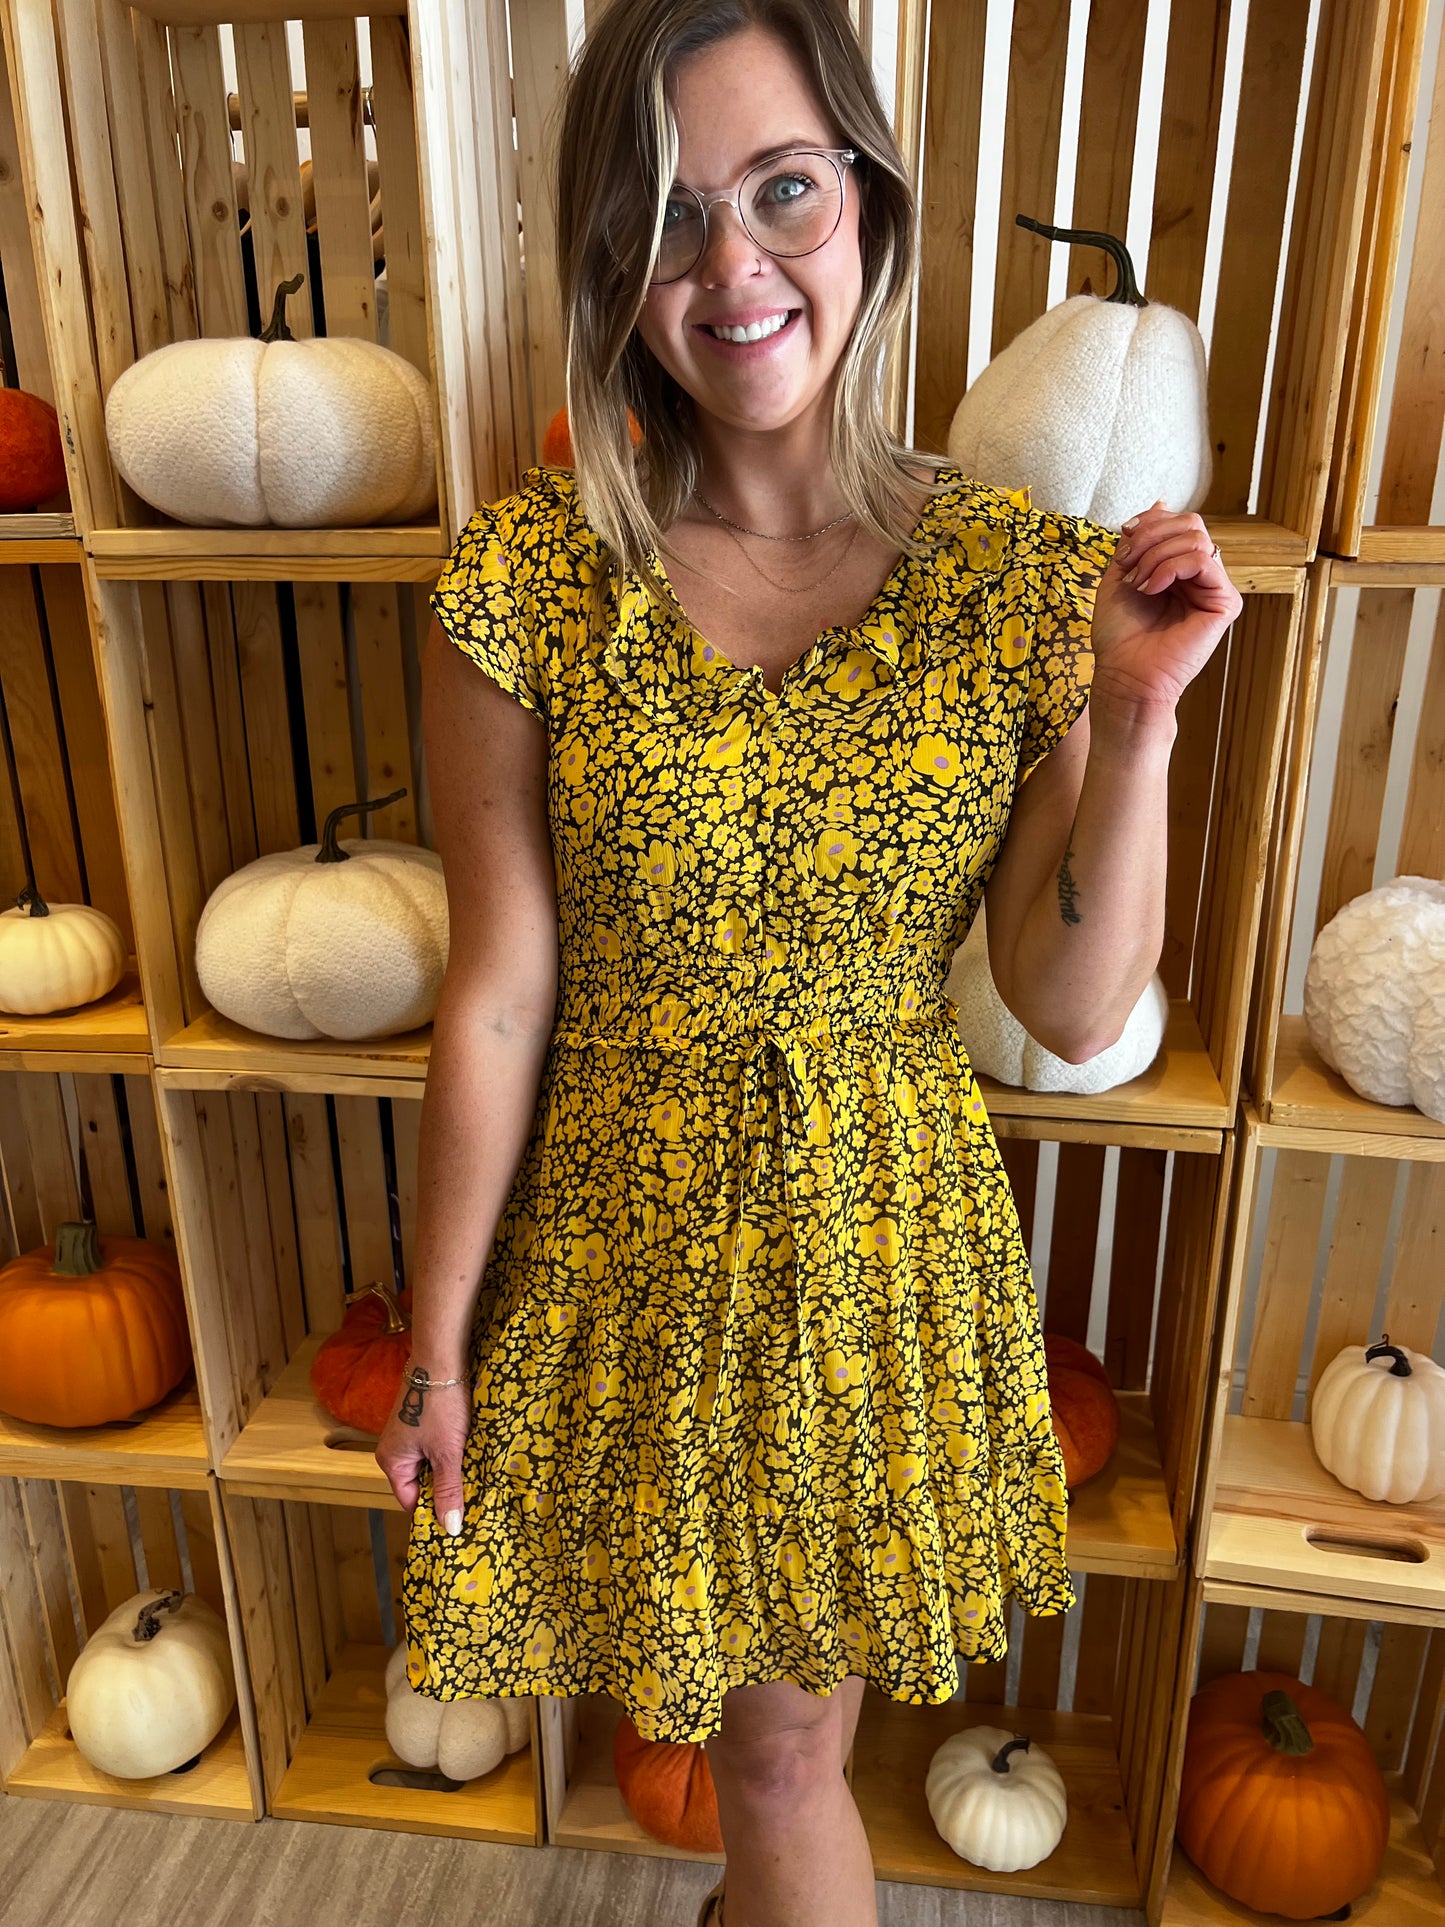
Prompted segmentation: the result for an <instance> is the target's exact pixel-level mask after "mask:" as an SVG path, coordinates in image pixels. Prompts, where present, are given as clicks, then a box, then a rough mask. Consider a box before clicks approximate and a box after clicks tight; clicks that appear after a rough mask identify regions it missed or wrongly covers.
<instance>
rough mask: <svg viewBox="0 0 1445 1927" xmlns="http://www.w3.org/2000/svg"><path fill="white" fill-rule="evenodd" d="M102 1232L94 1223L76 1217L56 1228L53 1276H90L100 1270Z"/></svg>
mask: <svg viewBox="0 0 1445 1927" xmlns="http://www.w3.org/2000/svg"><path fill="white" fill-rule="evenodd" d="M101 1262H102V1260H101V1255H100V1232H99V1231H98V1230H97V1228H96V1227H95V1225H94V1224H91V1223H85V1224H81V1223H79V1222H78V1221H76V1220H75V1219H71V1220H70V1221H69V1222H68V1223H66V1224H62V1225H57V1226H56V1228H55V1260H54V1263H53V1264H52V1265H51V1267H50V1275H51V1277H52V1278H89V1277H90V1275H91V1274H92V1272H96V1271H99V1270H100V1267H101Z"/></svg>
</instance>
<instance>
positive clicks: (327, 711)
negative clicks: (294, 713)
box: [294, 582, 385, 839]
mask: <svg viewBox="0 0 1445 1927" xmlns="http://www.w3.org/2000/svg"><path fill="white" fill-rule="evenodd" d="M294 606H295V611H296V645H297V656H298V659H299V667H300V672H301V698H302V707H303V709H304V712H305V719H306V748H307V762H308V765H309V768H310V775H311V808H312V813H313V815H314V817H315V824H316V836H317V838H318V839H319V838H320V835H321V831H322V827H323V825H324V824H325V822H326V818H327V817H328V816H329V815H330V813H331V811H332V810H334V809H336V808H337V807H338V806H339V805H341V804H343V803H354V802H355V801H356V799H357V798H358V797H359V796H361V795H363V794H364V793H365V792H364V787H363V784H362V782H361V780H360V777H359V775H358V772H357V769H356V764H355V758H354V755H353V751H352V742H351V711H350V705H349V700H348V696H347V683H348V676H347V650H346V636H345V634H344V632H343V628H342V616H341V596H340V591H339V590H338V588H337V586H336V584H335V583H334V582H298V583H297V584H296V585H295V589H294ZM381 793H382V794H384V793H385V792H384V791H383V792H381ZM344 833H345V834H346V835H348V836H356V835H360V834H364V832H362V831H360V830H358V828H357V819H356V818H354V817H351V818H348V819H347V820H346V824H345V826H344Z"/></svg>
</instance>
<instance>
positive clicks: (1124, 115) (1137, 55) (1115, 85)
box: [1067, 0, 1149, 294]
mask: <svg viewBox="0 0 1445 1927" xmlns="http://www.w3.org/2000/svg"><path fill="white" fill-rule="evenodd" d="M1148 18H1149V10H1148V8H1147V7H1141V6H1139V5H1138V4H1137V0H1093V3H1092V5H1091V6H1090V8H1089V26H1088V34H1087V38H1086V42H1085V47H1084V78H1083V87H1082V91H1081V94H1080V99H1079V152H1078V159H1077V162H1076V166H1075V174H1074V221H1073V223H1072V225H1075V226H1078V227H1087V228H1095V229H1098V230H1101V231H1102V232H1103V233H1105V234H1117V235H1118V236H1119V237H1120V239H1123V237H1124V236H1125V235H1127V234H1128V231H1129V187H1130V183H1131V181H1132V179H1133V174H1134V141H1135V134H1136V130H1137V127H1138V118H1139V80H1140V75H1141V73H1142V70H1143V64H1144V28H1145V25H1146V24H1147V22H1148ZM1114 278H1115V277H1114V270H1113V265H1112V263H1111V262H1110V261H1109V260H1108V258H1107V256H1105V255H1103V254H1101V253H1100V251H1099V250H1098V249H1097V248H1088V247H1081V246H1077V245H1075V246H1072V247H1071V248H1070V250H1069V273H1068V283H1067V285H1068V292H1069V293H1070V294H1079V293H1080V292H1082V290H1083V287H1084V283H1085V282H1088V284H1089V286H1090V287H1091V288H1092V290H1093V291H1094V293H1096V294H1102V293H1103V292H1104V291H1105V287H1106V285H1107V286H1108V287H1112V286H1113V282H1114Z"/></svg>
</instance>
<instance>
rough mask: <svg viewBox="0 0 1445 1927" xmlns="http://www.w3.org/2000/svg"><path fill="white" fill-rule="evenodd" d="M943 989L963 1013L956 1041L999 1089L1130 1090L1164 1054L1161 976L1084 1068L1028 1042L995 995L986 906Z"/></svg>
mask: <svg viewBox="0 0 1445 1927" xmlns="http://www.w3.org/2000/svg"><path fill="white" fill-rule="evenodd" d="M944 988H945V989H946V990H947V992H948V995H949V996H950V997H951V998H952V999H953V1001H954V1003H955V1005H956V1006H957V1007H958V1034H959V1036H960V1037H961V1038H962V1040H963V1047H964V1049H965V1050H966V1051H967V1052H968V1061H969V1062H970V1064H972V1066H973V1068H974V1069H975V1070H976V1071H982V1072H983V1074H984V1076H985V1077H996V1078H997V1079H998V1080H999V1082H1000V1083H1001V1084H1017V1085H1019V1086H1021V1087H1022V1088H1023V1089H1024V1090H1029V1091H1083V1092H1088V1093H1090V1094H1091V1095H1092V1094H1097V1093H1098V1092H1099V1091H1109V1090H1112V1089H1113V1088H1114V1086H1115V1085H1116V1084H1126V1083H1128V1081H1129V1079H1130V1078H1131V1077H1138V1076H1139V1075H1140V1073H1141V1072H1143V1071H1146V1070H1148V1068H1149V1066H1150V1065H1151V1064H1152V1063H1153V1062H1154V1059H1155V1058H1156V1057H1157V1056H1158V1055H1159V1046H1160V1044H1161V1043H1162V1042H1163V1039H1164V1026H1165V1023H1166V1022H1167V1020H1168V1017H1169V993H1168V992H1167V991H1166V990H1165V988H1164V980H1163V978H1162V977H1160V976H1159V974H1158V973H1157V971H1156V973H1155V974H1154V976H1153V977H1151V978H1150V980H1149V982H1148V983H1147V984H1146V985H1145V987H1144V990H1143V992H1142V994H1141V996H1140V998H1139V1001H1138V1002H1137V1003H1136V1004H1135V1006H1134V1008H1133V1010H1131V1011H1130V1013H1129V1017H1128V1021H1127V1022H1126V1023H1125V1025H1124V1029H1123V1031H1122V1032H1121V1033H1120V1035H1119V1036H1118V1037H1117V1038H1116V1039H1115V1040H1114V1042H1113V1043H1112V1044H1110V1045H1108V1046H1107V1047H1106V1048H1105V1049H1104V1050H1101V1051H1098V1052H1097V1053H1096V1054H1095V1055H1094V1056H1093V1057H1089V1058H1086V1059H1085V1060H1084V1062H1083V1063H1082V1064H1071V1063H1070V1062H1069V1060H1068V1058H1066V1057H1056V1056H1055V1055H1054V1053H1053V1052H1052V1051H1051V1050H1046V1049H1045V1047H1044V1046H1043V1045H1042V1044H1040V1043H1039V1042H1037V1040H1036V1039H1034V1038H1033V1037H1031V1036H1030V1035H1029V1033H1028V1032H1027V1031H1026V1030H1025V1029H1024V1027H1023V1025H1022V1024H1021V1023H1020V1022H1019V1020H1018V1018H1017V1017H1015V1016H1014V1014H1013V1012H1012V1011H1011V1010H1010V1009H1009V1007H1008V1005H1007V1004H1006V1003H1005V1002H1004V1000H1003V998H1002V997H1000V996H999V994H998V989H997V987H996V986H995V984H994V981H993V971H992V969H991V968H990V966H989V961H988V924H987V916H986V913H985V906H984V905H983V904H982V903H980V905H979V906H978V913H977V915H976V916H975V917H974V920H973V923H972V925H971V926H970V928H969V932H968V935H967V936H966V937H965V938H964V940H963V942H962V943H961V944H960V945H959V946H958V949H957V950H956V951H955V952H954V954H953V962H952V963H951V964H950V966H949V971H948V978H947V981H946V983H945V986H944Z"/></svg>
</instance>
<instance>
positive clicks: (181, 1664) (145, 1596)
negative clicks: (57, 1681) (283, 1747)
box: [65, 1589, 236, 1780]
mask: <svg viewBox="0 0 1445 1927" xmlns="http://www.w3.org/2000/svg"><path fill="white" fill-rule="evenodd" d="M235 1703H236V1678H235V1673H234V1672H233V1670H232V1666H231V1644H230V1640H229V1639H228V1638H227V1635H226V1622H225V1621H224V1620H223V1619H222V1618H221V1615H220V1614H219V1613H218V1612H216V1611H215V1609H214V1608H213V1607H211V1606H208V1605H207V1604H206V1602H205V1600H204V1599H201V1598H199V1597H198V1596H197V1595H196V1594H195V1593H184V1594H183V1593H180V1592H178V1591H176V1590H174V1589H172V1590H170V1591H167V1592H156V1591H154V1590H151V1591H147V1592H138V1593H137V1594H136V1595H135V1596H134V1598H132V1599H127V1600H126V1602H125V1604H124V1605H123V1606H117V1607H116V1609H115V1611H114V1612H113V1613H112V1614H111V1615H110V1617H109V1618H108V1619H106V1620H105V1621H104V1622H103V1623H102V1624H101V1625H100V1626H99V1627H97V1629H96V1631H95V1632H94V1633H92V1634H91V1636H90V1638H89V1639H88V1640H87V1641H86V1644H85V1646H84V1648H83V1649H82V1651H81V1653H80V1655H79V1657H78V1658H77V1659H76V1661H75V1663H74V1665H73V1666H72V1667H71V1669H70V1677H69V1679H68V1680H67V1681H66V1685H65V1716H66V1719H67V1721H68V1722H69V1725H70V1736H71V1738H72V1739H73V1740H74V1741H75V1744H76V1746H77V1747H78V1748H79V1750H80V1753H81V1755H82V1757H83V1758H85V1759H86V1760H88V1761H89V1762H90V1764H91V1765H92V1766H94V1767H98V1768H99V1769H100V1771H101V1772H102V1773H110V1774H113V1775H114V1776H115V1778H116V1779H118V1780H149V1779H154V1778H155V1776H156V1775H157V1774H160V1773H170V1772H173V1771H174V1770H175V1768H176V1767H178V1766H183V1765H184V1764H185V1762H186V1761H187V1760H193V1759H195V1757H196V1756H197V1754H199V1753H203V1752H204V1751H205V1750H206V1748H207V1747H208V1746H209V1745H210V1743H211V1741H212V1740H213V1739H215V1737H216V1735H217V1734H218V1733H219V1732H220V1730H221V1728H222V1727H223V1726H224V1725H225V1724H226V1721H227V1719H228V1718H229V1717H230V1712H231V1708H232V1707H233V1706H234V1705H235Z"/></svg>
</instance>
